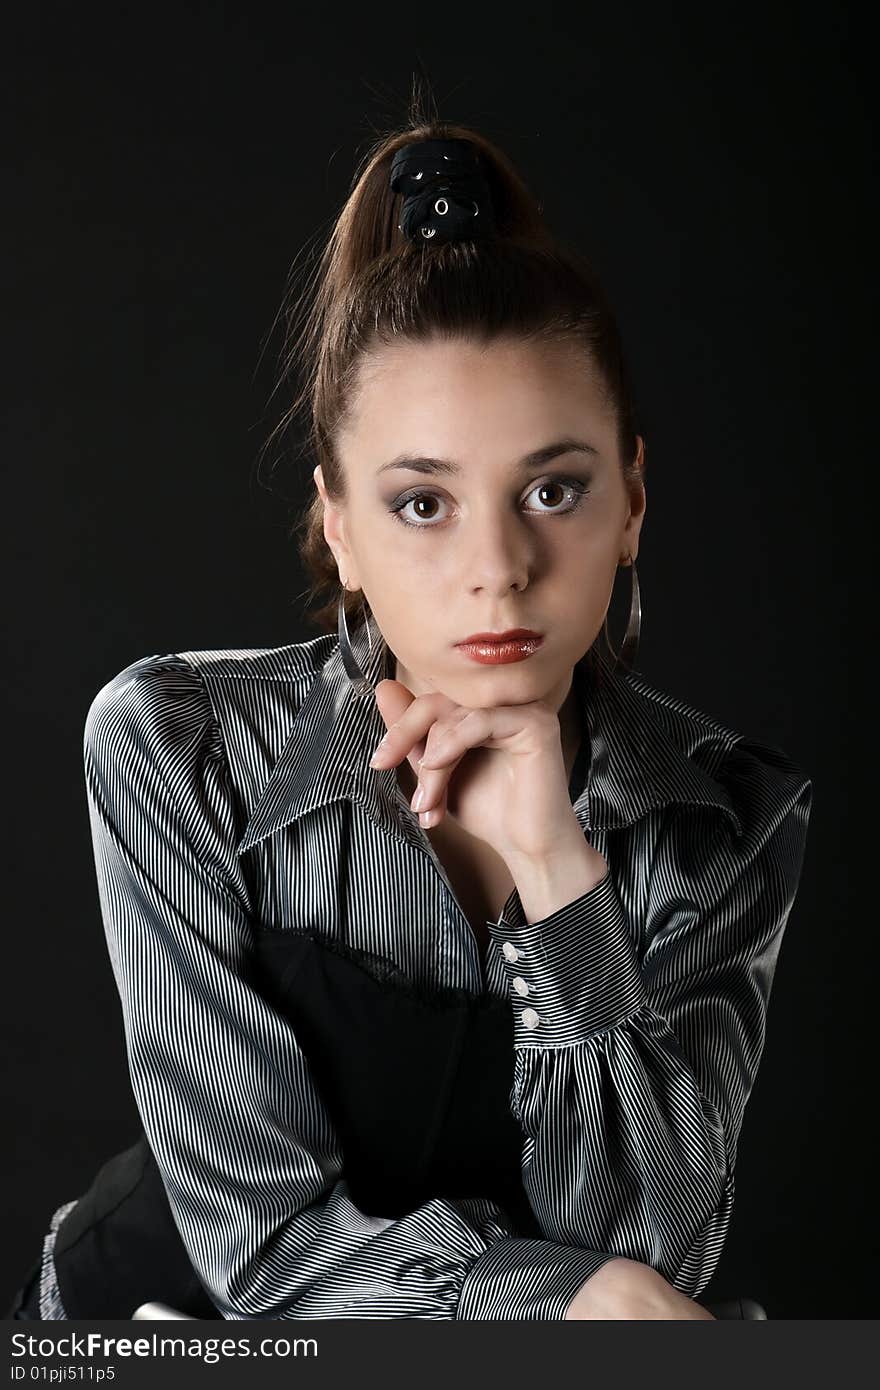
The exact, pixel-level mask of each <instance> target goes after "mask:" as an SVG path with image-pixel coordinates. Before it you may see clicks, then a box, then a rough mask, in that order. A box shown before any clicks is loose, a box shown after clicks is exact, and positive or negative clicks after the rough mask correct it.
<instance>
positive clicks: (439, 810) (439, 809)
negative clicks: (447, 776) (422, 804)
mask: <svg viewBox="0 0 880 1390" xmlns="http://www.w3.org/2000/svg"><path fill="white" fill-rule="evenodd" d="M448 787H449V783H448V781H447V783H446V786H444V788H443V790H442V791H441V793H440V798H439V800H438V802H437V804H436V806H432V807H431V808H430V809H429V810H427V811H422V812H420V814H419V825H420V826H421V827H422V829H423V830H427V829H428V828H429V827H431V826H435V825H439V824H440V822H441V821H442V820H443V818H444V816H445V815H446V814H447V811H448V810H449V807H448V804H447V795H446V794H447V790H448Z"/></svg>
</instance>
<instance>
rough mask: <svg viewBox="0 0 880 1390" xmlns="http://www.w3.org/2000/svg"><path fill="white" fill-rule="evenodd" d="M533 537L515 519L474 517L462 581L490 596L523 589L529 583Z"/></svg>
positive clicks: (520, 520) (509, 517)
mask: <svg viewBox="0 0 880 1390" xmlns="http://www.w3.org/2000/svg"><path fill="white" fill-rule="evenodd" d="M533 545H534V537H533V535H532V534H531V533H530V532H529V528H528V527H527V526H526V525H524V523H523V521H522V518H521V517H519V516H499V515H498V513H497V512H494V513H493V514H492V515H491V516H489V515H485V514H484V515H483V516H481V517H477V516H475V517H474V518H473V522H472V525H471V526H470V528H469V535H468V539H467V558H466V560H465V568H464V577H465V580H466V582H467V583H468V585H469V586H470V588H472V589H474V590H480V589H483V590H485V591H486V592H487V593H490V594H504V593H507V591H508V589H511V588H513V589H517V590H519V589H524V588H525V587H526V585H527V584H528V582H529V571H530V568H531V565H532V548H533Z"/></svg>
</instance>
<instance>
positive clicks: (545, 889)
mask: <svg viewBox="0 0 880 1390" xmlns="http://www.w3.org/2000/svg"><path fill="white" fill-rule="evenodd" d="M508 868H509V869H510V872H511V875H512V876H513V881H514V884H515V885H516V889H517V891H518V893H519V898H520V902H521V903H522V907H523V912H524V914H525V920H526V921H527V922H539V921H542V920H543V919H544V918H545V917H549V916H550V914H551V913H553V912H557V911H558V910H559V909H560V908H561V907H565V906H566V905H567V904H568V903H570V902H574V900H575V899H576V898H579V897H581V896H582V895H583V894H584V893H586V892H588V891H589V890H590V889H591V888H594V887H595V886H596V884H597V883H599V882H600V881H601V880H602V879H603V878H604V877H605V875H606V873H607V872H608V865H607V863H606V861H605V860H604V859H603V857H602V855H601V854H600V853H599V851H598V850H596V849H594V848H593V846H592V845H591V844H590V843H589V841H588V840H587V839H586V838H585V836H584V832H583V830H582V829H581V827H580V824H579V822H578V821H577V819H576V818H575V817H574V816H573V817H572V822H571V830H570V832H569V831H566V833H565V835H564V836H562V837H561V838H560V840H559V842H558V845H557V846H555V847H554V849H553V851H552V853H548V854H542V855H540V856H538V857H533V856H525V855H523V856H518V857H516V858H513V859H511V860H509V861H508Z"/></svg>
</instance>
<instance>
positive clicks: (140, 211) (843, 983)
mask: <svg viewBox="0 0 880 1390" xmlns="http://www.w3.org/2000/svg"><path fill="white" fill-rule="evenodd" d="M320 10H321V14H320V17H316V16H315V15H314V14H312V13H311V12H310V11H309V10H307V9H306V10H299V11H297V10H295V8H294V7H293V6H292V5H287V6H283V7H282V6H278V7H272V6H268V5H259V4H257V5H248V6H247V7H245V6H244V5H240V6H226V7H224V6H221V5H205V6H204V7H198V6H192V5H191V6H185V5H184V6H176V7H174V8H173V9H171V8H170V7H169V8H168V9H167V10H162V9H161V8H159V9H156V8H155V7H153V8H147V7H141V6H138V7H134V6H131V7H129V6H126V5H119V6H113V7H110V6H97V7H96V6H91V7H83V6H81V5H76V6H75V5H64V4H53V5H45V4H44V5H41V4H32V5H30V6H29V7H28V9H27V13H26V14H25V11H24V7H18V13H17V14H16V16H15V17H14V18H7V20H6V23H5V25H4V29H5V38H4V56H3V58H2V65H3V70H2V74H0V75H2V92H3V101H4V105H5V107H6V111H5V118H4V121H3V127H2V129H3V144H4V150H5V156H4V163H5V172H4V175H3V181H2V186H3V230H4V240H5V241H6V242H7V249H6V251H5V254H4V255H3V256H2V258H0V280H2V293H3V300H2V302H3V320H4V326H5V329H6V333H5V335H4V336H5V339H6V344H5V353H4V358H5V366H4V371H3V385H4V388H5V390H4V407H3V427H2V447H3V462H4V492H5V495H6V496H5V502H6V505H5V506H4V513H5V521H6V527H5V532H6V535H5V543H4V559H5V561H6V562H7V574H6V583H5V599H6V602H5V609H6V618H7V623H8V632H9V638H8V642H9V645H8V657H7V661H6V672H5V675H6V679H5V682H4V693H5V696H6V721H5V727H6V730H7V733H8V735H9V736H8V737H7V739H6V740H5V743H6V748H7V755H6V756H7V759H8V775H7V777H6V778H5V785H6V797H5V800H6V805H7V810H8V813H9V820H8V829H7V832H6V837H5V846H6V850H7V855H6V862H7V870H8V871H7V875H6V880H5V884H4V898H5V901H6V904H7V910H6V923H7V937H6V940H7V954H6V961H5V965H6V967H7V968H6V969H5V970H4V972H3V991H4V998H3V1000H2V1008H3V1020H4V1025H5V1026H4V1033H5V1038H4V1051H5V1056H6V1059H7V1066H6V1068H5V1072H4V1075H5V1079H6V1085H5V1091H6V1094H5V1097H4V1114H5V1116H6V1117H7V1118H8V1120H9V1124H8V1126H7V1129H6V1133H7V1142H6V1144H5V1145H4V1173H3V1181H4V1191H5V1194H6V1203H5V1206H6V1218H5V1222H4V1225H5V1230H4V1240H3V1247H4V1251H5V1253H4V1256H3V1260H2V1267H0V1298H2V1300H3V1303H4V1305H8V1303H9V1301H10V1300H11V1297H12V1293H13V1291H14V1288H15V1287H16V1286H17V1285H18V1284H19V1283H20V1282H21V1279H22V1277H23V1275H24V1272H25V1269H26V1267H27V1266H28V1265H30V1263H31V1262H32V1261H33V1259H34V1258H35V1257H36V1255H37V1254H38V1252H39V1249H40V1243H41V1240H42V1236H43V1233H44V1231H45V1230H46V1229H47V1227H48V1222H49V1218H50V1215H51V1213H52V1211H53V1210H54V1208H55V1207H56V1206H58V1205H60V1203H61V1202H62V1201H66V1200H68V1199H70V1198H72V1197H76V1196H78V1195H79V1194H80V1193H81V1192H82V1191H83V1190H84V1189H85V1188H86V1187H87V1186H88V1184H89V1183H90V1181H91V1179H92V1177H93V1175H94V1172H95V1170H96V1169H97V1167H98V1166H99V1165H100V1164H101V1163H103V1162H104V1161H105V1159H106V1158H108V1157H109V1156H110V1155H111V1154H112V1153H115V1152H116V1151H117V1150H119V1149H122V1148H124V1147H126V1146H127V1145H128V1144H130V1143H132V1142H133V1140H134V1139H135V1138H136V1137H137V1134H138V1132H139V1120H138V1116H137V1112H136V1109H135V1106H134V1102H133V1098H132V1095H131V1090H130V1085H129V1080H128V1073H127V1064H126V1057H125V1043H124V1036H123V1032H122V1022H121V1011H120V1007H119V1002H118V996H117V994H116V991H115V986H114V983H113V978H112V974H111V970H110V965H109V960H108V957H107V954H106V948H105V943H104V936H103V928H102V924H101V919H100V913H99V909H98V903H97V889H96V884H95V877H94V864H93V859H92V849H91V841H90V837H89V829H88V819H87V810H86V800H85V789H84V780H83V770H82V751H81V750H82V732H83V724H84V720H85V714H86V710H87V708H88V706H89V703H90V701H91V699H92V698H93V696H94V695H95V693H96V692H97V690H98V689H99V688H100V687H101V686H102V685H103V684H104V683H105V682H106V681H107V680H109V679H110V677H111V676H113V675H114V674H115V673H116V672H117V671H119V670H120V669H121V668H122V667H124V666H126V665H127V664H128V663H130V662H131V661H133V660H134V659H135V658H137V657H139V656H142V655H145V654H147V653H153V652H156V653H158V652H164V651H172V650H175V649H181V650H187V649H191V648H197V647H207V648H210V647H229V648H233V647H240V646H241V647H260V646H275V645H279V644H283V643H286V642H290V641H295V640H300V639H302V638H304V637H307V636H313V635H315V630H314V629H312V628H310V627H309V626H308V625H307V623H306V621H305V617H304V610H303V605H302V602H301V597H300V596H301V594H302V591H303V588H304V584H305V580H304V577H303V576H302V574H301V573H300V572H299V569H298V567H297V561H296V556H295V551H294V546H293V542H292V540H291V538H290V536H289V526H290V523H291V521H292V520H293V519H294V517H295V515H296V511H295V510H292V507H293V508H296V507H298V506H299V505H304V503H305V501H306V498H307V496H308V495H309V491H310V489H311V487H312V483H311V478H310V474H311V464H310V463H309V462H308V461H307V460H303V461H300V462H299V463H297V462H296V460H295V457H294V458H293V462H291V461H290V460H289V459H288V462H287V463H286V464H284V463H283V460H281V463H282V465H283V466H280V467H279V469H278V472H277V474H276V476H275V479H274V481H273V480H272V479H271V478H270V477H269V476H268V474H269V472H270V471H271V470H270V469H269V468H268V467H267V464H266V462H265V461H264V462H263V465H262V467H261V468H260V469H258V467H257V463H258V454H259V451H260V447H261V445H262V444H263V442H264V441H265V439H266V437H267V435H268V433H269V431H270V429H271V427H272V426H273V425H274V424H275V423H277V420H278V417H279V414H280V408H282V407H283V405H284V401H283V398H279V397H276V398H275V399H274V400H272V399H270V396H271V393H272V388H273V385H274V383H275V380H276V365H277V364H276V358H277V354H278V351H279V349H280V336H279V330H278V327H277V325H276V314H277V311H278V309H279V306H280V304H281V300H282V297H283V293H284V288H285V282H286V277H287V273H288V269H289V267H290V265H291V263H292V262H293V261H294V259H295V258H296V257H298V256H300V257H301V256H302V254H303V252H304V250H305V248H306V246H307V243H308V244H309V245H311V244H312V241H313V239H314V238H315V237H320V236H321V235H323V234H324V233H326V231H327V230H328V229H329V226H330V224H331V221H332V219H333V217H334V216H335V214H336V212H337V210H338V208H339V206H340V205H341V203H342V201H343V200H344V198H345V196H346V194H347V192H348V187H349V180H350V178H351V174H352V171H353V169H354V166H355V163H356V160H357V158H358V157H359V155H360V153H361V152H362V149H363V148H364V145H365V143H366V142H369V141H371V140H372V139H373V138H374V136H375V135H377V134H379V133H381V132H382V131H384V130H385V129H386V128H387V127H388V126H393V125H398V124H400V123H401V122H403V121H404V119H405V115H406V104H407V98H408V95H409V89H410V84H411V79H412V75H413V73H415V72H424V73H425V74H426V75H427V77H428V78H429V80H430V82H431V84H432V86H433V90H434V93H435V96H436V98H437V101H438V105H439V109H440V114H441V116H443V117H445V118H447V119H451V120H458V121H463V122H465V123H468V124H473V125H476V126H478V127H479V128H480V129H482V130H483V131H484V132H485V133H486V134H487V135H489V136H490V137H491V138H494V139H495V140H497V141H498V142H499V143H500V144H501V145H502V146H503V147H504V148H505V149H506V151H507V152H508V153H509V154H510V155H511V157H512V158H513V159H514V161H515V162H517V163H518V165H519V166H520V168H521V170H522V172H523V173H524V175H525V177H526V179H527V180H528V181H529V182H530V183H531V185H532V187H533V188H534V189H535V191H536V193H537V194H538V196H539V198H540V199H541V200H542V202H543V204H544V210H545V215H546V216H547V218H548V220H549V221H550V223H551V225H552V226H553V227H554V228H555V230H556V231H557V232H558V233H559V234H560V235H561V236H562V237H563V238H565V239H566V240H568V241H569V242H571V243H573V244H576V245H578V246H580V247H581V248H582V249H584V250H585V251H586V252H587V253H588V254H589V255H590V256H591V257H592V258H593V260H594V262H595V264H596V266H597V269H598V271H599V273H600V275H601V276H602V277H603V279H604V281H605V284H606V286H607V288H608V290H609V293H610V295H611V298H612V301H613V302H614V304H615V305H616V308H617V310H618V313H619V316H620V320H621V325H622V329H623V334H624V340H625V342H626V344H627V346H628V352H629V355H630V359H631V362H632V368H633V374H634V377H635V385H636V389H637V393H638V397H639V401H640V403H641V411H642V420H641V424H642V432H643V433H644V435H645V438H646V446H647V462H648V473H647V486H648V512H647V517H646V522H645V527H644V530H643V533H642V545H641V549H640V554H639V577H640V581H641V585H642V601H643V626H642V645H641V651H640V661H639V666H640V670H641V671H642V673H643V674H644V676H645V677H646V678H647V679H648V680H649V681H650V682H651V683H652V684H654V685H656V686H658V687H659V688H661V689H665V690H668V691H669V692H670V693H672V694H674V695H677V696H679V697H681V698H684V699H686V700H688V701H690V702H691V703H693V704H695V705H696V706H697V707H698V708H701V709H704V710H706V711H708V712H710V713H712V714H714V715H716V716H717V717H720V718H721V719H723V720H725V721H726V722H728V723H730V724H731V725H733V726H734V727H735V728H738V729H740V730H741V731H743V732H745V733H747V734H749V735H750V736H751V737H754V738H759V739H763V740H764V741H766V742H770V743H773V744H777V745H778V746H780V747H782V748H784V749H785V750H786V751H787V752H788V753H789V755H790V756H791V757H793V758H794V759H795V760H796V761H798V762H799V763H800V764H801V765H802V766H803V767H804V768H805V769H806V770H808V772H809V774H810V775H811V777H812V778H813V782H814V806H813V813H812V819H811V826H810V838H809V844H808V849H807V861H806V865H805V869H804V873H803V878H802V881H801V888H800V892H799V895H798V899H797V901H796V904H795V907H794V910H793V912H792V915H791V917H790V919H789V923H788V927H787V931H786V935H785V939H784V942H783V946H782V951H781V954H780V958H779V964H778V970H777V975H776V982H775V986H774V992H773V997H772V1001H771V1010H770V1016H769V1027H768V1038H767V1046H766V1051H765V1054H764V1060H763V1063H762V1067H761V1071H760V1074H759V1077H758V1082H757V1085H756V1087H755V1090H754V1092H753V1095H752V1098H751V1100H750V1103H749V1106H748V1108H747V1112H746V1119H745V1125H744V1129H743V1134H742V1138H741V1141H740V1153H739V1161H738V1166H737V1199H736V1205H735V1210H734V1216H733V1221H732V1225H731V1229H730V1233H729V1236H728V1240H727V1244H726V1247H725V1250H724V1254H723V1256H722V1259H721V1262H720V1265H719V1267H718V1271H717V1273H716V1275H715V1277H714V1278H713V1280H712V1283H711V1284H710V1285H709V1286H708V1288H707V1289H706V1290H705V1291H704V1292H703V1293H702V1294H701V1295H700V1299H701V1301H704V1302H708V1301H711V1299H712V1297H713V1296H714V1297H716V1298H721V1297H726V1296H730V1295H736V1294H746V1295H748V1296H750V1297H753V1298H757V1299H758V1300H759V1301H760V1302H762V1303H763V1305H764V1306H765V1308H766V1309H767V1311H768V1314H769V1316H770V1317H771V1318H786V1317H788V1318H868V1317H874V1316H876V1314H877V1299H876V1290H877V1279H876V1274H875V1262H876V1254H877V1246H878V1242H877V1239H876V1235H877V1229H876V1221H875V1218H874V1204H873V1192H872V1191H871V1190H870V1189H869V1180H870V1179H872V1178H873V1166H874V1165H873V1157H874V1153H873V1149H872V1147H871V1143H870V1141H869V1136H870V1132H871V1130H872V1121H873V1119H874V1117H875V1114H876V1107H877V1099H876V1098H877V1089H876V1060H877V1058H876V1048H875V1035H876V1022H875V1021H876V978H877V963H876V948H875V937H876V927H877V922H876V917H877V914H876V911H875V909H874V901H873V894H872V896H871V898H870V899H869V896H868V884H869V879H870V880H872V879H873V869H874V864H873V863H872V862H869V863H868V864H867V865H865V864H864V860H865V853H866V844H865V839H864V837H862V836H860V835H859V834H858V831H859V829H860V828H861V826H862V825H863V824H865V823H866V822H868V821H871V820H873V815H872V810H871V800H870V799H868V800H867V801H866V802H865V801H863V792H864V791H865V790H866V789H867V787H866V785H865V787H858V786H857V777H856V776H855V775H854V774H856V773H857V772H862V771H864V770H866V769H867V768H868V767H870V766H871V764H872V760H873V751H874V734H873V728H874V726H873V724H872V722H871V718H870V714H871V712H869V711H868V709H867V701H864V702H862V701H861V700H860V699H859V698H858V696H857V691H858V692H859V694H860V692H861V688H862V687H863V685H865V684H867V682H866V680H865V677H866V676H867V674H868V673H867V669H866V668H867V666H868V664H869V658H870V655H871V652H870V645H869V643H868V642H866V640H865V639H866V636H867V637H870V636H871V635H872V631H871V630H869V629H868V626H867V625H868V623H869V621H870V617H872V616H873V613H872V611H871V609H869V607H868V589H867V585H866V584H865V582H864V580H863V579H861V578H860V574H861V575H862V576H864V577H865V579H866V578H867V574H866V568H867V567H866V565H865V563H864V562H865V560H866V559H868V558H869V557H870V553H871V551H872V548H873V536H872V522H873V513H872V510H871V505H870V501H869V482H870V480H871V479H872V477H873V472H874V467H875V464H874V458H873V454H872V449H871V442H872V441H870V440H869V439H868V436H867V429H866V428H865V425H866V418H865V417H866V413H867V411H866V405H867V402H868V399H869V394H868V393H869V389H870V387H869V370H870V367H871V366H872V365H873V363H872V354H871V348H872V346H873V343H872V339H871V337H870V336H869V330H868V321H869V316H870V315H871V313H872V309H873V308H874V304H875V298H874V291H873V278H874V266H873V263H872V262H870V261H869V258H868V247H869V244H870V237H871V235H872V231H871V222H870V218H871V215H872V206H871V203H872V200H871V197H870V195H871V192H872V191H873V189H872V185H871V182H870V174H869V169H870V160H871V155H872V149H873V139H872V135H873V132H872V131H871V129H870V126H869V119H868V114H867V112H868V105H867V103H868V97H867V92H868V90H869V89H870V88H871V86H872V85H873V74H872V73H871V72H870V71H869V70H868V61H867V59H866V58H865V56H864V55H865V54H866V52H867V51H868V45H867V39H866V36H865V35H864V34H863V33H860V32H859V31H858V30H857V29H856V28H854V24H853V18H852V16H851V15H850V14H849V13H848V12H847V10H846V9H845V8H841V7H840V6H837V7H826V8H825V9H824V11H819V12H817V14H816V15H815V16H809V15H808V14H807V13H806V12H805V11H802V10H801V11H798V10H797V9H794V10H789V9H787V8H785V9H783V7H782V6H780V7H779V11H778V13H776V14H774V13H773V11H772V10H770V11H768V9H767V8H766V7H761V8H758V7H755V8H754V9H753V10H751V11H750V10H748V9H744V8H743V6H741V5H738V6H736V7H735V8H732V7H731V8H727V7H721V8H719V6H717V5H713V6H712V7H710V8H707V9H706V10H705V11H700V10H698V9H696V8H694V9H693V10H691V9H681V8H678V9H677V8H676V7H675V6H672V7H671V8H670V7H669V6H650V7H649V6H644V7H640V8H633V7H631V6H627V5H623V4H617V3H615V4H614V5H613V6H602V7H598V6H596V7H593V6H584V5H579V6H576V7H575V6H572V7H570V10H569V7H560V8H558V9H557V8H556V7H554V6H552V5H543V6H541V7H540V10H539V11H538V12H536V13H534V14H528V13H524V12H523V13H520V14H519V15H518V16H517V15H515V14H514V13H513V11H511V10H507V9H505V8H502V7H494V6H493V7H491V11H490V12H489V13H487V14H481V13H480V11H479V8H475V7H467V9H466V11H462V10H460V9H458V8H457V7H449V8H446V7H443V8H438V7H436V6H432V7H426V10H425V12H424V13H420V12H419V10H418V8H417V7H414V6H405V7H404V6H401V7H399V9H398V10H396V11H395V9H394V8H393V7H391V8H389V6H387V5H383V6H380V7H376V8H373V9H371V10H370V11H369V13H367V12H366V11H365V10H362V12H361V15H360V17H359V18H354V17H352V16H347V17H346V16H342V15H341V14H340V13H339V12H338V11H337V10H336V9H335V8H334V7H331V6H326V7H320ZM870 385H871V386H873V380H871V382H870ZM287 447H288V450H289V451H290V452H291V453H293V443H292V441H290V440H289V441H288V445H287ZM273 488H274V490H272V489H273ZM624 573H625V572H624ZM613 611H615V610H613ZM621 634H622V621H621V620H620V619H619V620H618V625H617V627H616V628H614V629H613V632H612V635H613V638H614V639H615V640H616V641H617V640H619V638H620V635H621ZM860 706H861V708H860ZM872 829H873V826H872ZM863 865H864V867H863ZM871 887H872V888H873V882H871ZM872 1097H873V1099H872Z"/></svg>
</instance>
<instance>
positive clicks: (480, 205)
mask: <svg viewBox="0 0 880 1390" xmlns="http://www.w3.org/2000/svg"><path fill="white" fill-rule="evenodd" d="M390 182H391V187H392V189H393V191H394V192H395V193H402V194H403V208H402V211H401V216H400V221H399V222H398V224H397V225H398V228H399V229H400V231H402V232H403V234H404V236H405V237H407V238H408V240H410V241H417V240H423V239H424V240H425V241H428V240H432V239H434V238H436V239H437V240H438V241H462V240H475V239H476V238H477V237H486V236H491V235H493V233H494V232H495V216H494V211H493V208H492V198H491V195H490V193H489V185H488V183H487V182H486V178H485V175H484V174H483V171H482V167H481V165H480V160H479V156H478V154H477V151H476V150H475V148H474V146H473V145H472V144H471V142H470V141H469V140H417V141H412V142H411V143H410V144H408V145H404V146H403V148H402V149H399V150H398V151H397V153H396V155H395V156H394V159H393V161H392V164H391V180H390Z"/></svg>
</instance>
